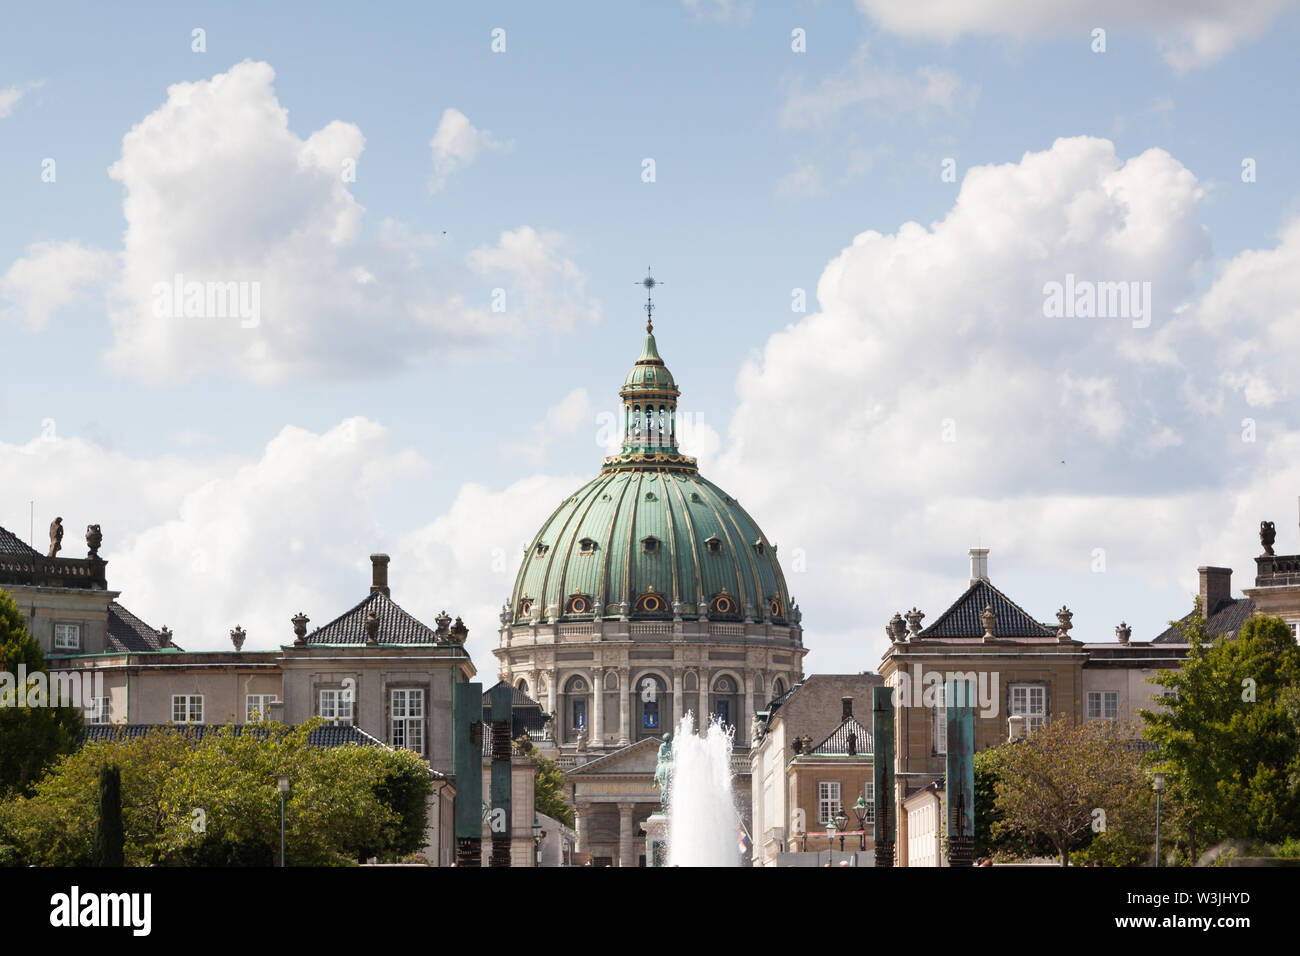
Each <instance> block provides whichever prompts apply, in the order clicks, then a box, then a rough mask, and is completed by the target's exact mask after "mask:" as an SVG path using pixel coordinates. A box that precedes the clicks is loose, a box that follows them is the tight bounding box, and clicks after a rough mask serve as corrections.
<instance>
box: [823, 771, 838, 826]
mask: <svg viewBox="0 0 1300 956" xmlns="http://www.w3.org/2000/svg"><path fill="white" fill-rule="evenodd" d="M841 806H842V804H841V803H840V782H839V781H838V780H819V781H818V782H817V822H818V823H820V824H821V825H822V826H825V825H826V824H828V823H833V822H834V821H835V814H837V813H839V812H840V807H841Z"/></svg>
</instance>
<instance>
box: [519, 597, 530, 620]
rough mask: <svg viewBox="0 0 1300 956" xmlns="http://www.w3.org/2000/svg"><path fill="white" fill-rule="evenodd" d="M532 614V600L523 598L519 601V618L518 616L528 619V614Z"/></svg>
mask: <svg viewBox="0 0 1300 956" xmlns="http://www.w3.org/2000/svg"><path fill="white" fill-rule="evenodd" d="M532 613H533V599H532V598H527V597H526V598H523V599H522V600H520V602H519V616H520V617H528V615H530V614H532Z"/></svg>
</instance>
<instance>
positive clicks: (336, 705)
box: [320, 688, 352, 724]
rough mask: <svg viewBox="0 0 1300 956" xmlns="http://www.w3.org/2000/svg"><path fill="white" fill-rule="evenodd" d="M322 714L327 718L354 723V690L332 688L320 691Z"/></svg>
mask: <svg viewBox="0 0 1300 956" xmlns="http://www.w3.org/2000/svg"><path fill="white" fill-rule="evenodd" d="M320 716H321V717H324V718H325V719H326V720H339V721H343V722H344V723H349V724H350V723H352V691H351V690H348V689H345V688H330V689H328V690H322V691H321V692H320Z"/></svg>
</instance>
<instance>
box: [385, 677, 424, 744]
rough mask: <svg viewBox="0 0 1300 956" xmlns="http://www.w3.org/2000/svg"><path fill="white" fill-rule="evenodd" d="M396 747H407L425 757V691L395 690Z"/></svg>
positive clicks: (393, 694) (394, 735) (393, 738)
mask: <svg viewBox="0 0 1300 956" xmlns="http://www.w3.org/2000/svg"><path fill="white" fill-rule="evenodd" d="M392 716H393V734H392V738H391V743H392V745H393V746H394V747H405V748H406V749H407V750H414V751H415V752H416V753H417V754H420V755H421V756H423V755H424V691H423V690H422V689H408V690H394V691H393V692H392Z"/></svg>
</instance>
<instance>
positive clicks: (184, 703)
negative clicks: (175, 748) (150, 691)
mask: <svg viewBox="0 0 1300 956" xmlns="http://www.w3.org/2000/svg"><path fill="white" fill-rule="evenodd" d="M172 720H173V721H174V722H175V723H178V724H201V723H203V695H202V694H172Z"/></svg>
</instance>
